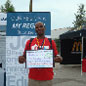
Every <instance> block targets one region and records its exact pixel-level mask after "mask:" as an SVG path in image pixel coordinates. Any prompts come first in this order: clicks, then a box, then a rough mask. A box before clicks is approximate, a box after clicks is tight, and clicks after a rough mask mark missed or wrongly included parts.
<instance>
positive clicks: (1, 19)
mask: <svg viewBox="0 0 86 86" xmlns="http://www.w3.org/2000/svg"><path fill="white" fill-rule="evenodd" d="M6 23H7V14H6V13H0V25H6Z"/></svg>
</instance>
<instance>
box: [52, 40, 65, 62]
mask: <svg viewBox="0 0 86 86" xmlns="http://www.w3.org/2000/svg"><path fill="white" fill-rule="evenodd" d="M52 48H53V50H54V56H55V57H54V61H55V62H62V60H63V58H62V57H61V56H60V55H59V53H58V49H57V47H56V43H55V41H54V40H52Z"/></svg>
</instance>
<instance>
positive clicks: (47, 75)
mask: <svg viewBox="0 0 86 86" xmlns="http://www.w3.org/2000/svg"><path fill="white" fill-rule="evenodd" d="M35 31H36V33H37V37H36V38H34V39H33V40H32V42H30V40H28V41H27V43H26V46H25V50H24V54H23V56H19V63H24V62H26V58H27V60H29V58H30V59H31V57H33V56H34V55H35V56H34V58H35V60H37V59H38V61H39V62H41V63H42V62H43V61H44V59H41V58H40V57H42V58H45V59H46V58H47V57H46V56H47V52H48V54H49V55H50V57H51V58H52V57H53V56H52V55H53V54H54V61H55V62H61V61H62V57H61V56H59V55H58V51H57V48H56V44H55V42H54V40H52V41H51V42H52V50H53V51H54V52H53V53H52V52H50V51H49V50H51V43H50V42H49V40H48V38H47V37H45V26H44V24H43V23H42V22H37V23H36V24H35ZM29 45H30V46H29ZM27 50H30V51H31V50H35V51H36V52H34V51H32V52H29V51H27ZM40 50H41V51H40ZM37 51H38V52H39V54H37ZM26 52H27V53H30V54H26ZM41 52H42V53H44V52H45V53H46V54H45V55H46V56H44V55H42V53H41ZM37 56H38V57H39V58H37V59H36V57H37ZM34 58H33V59H32V60H31V61H32V62H34ZM51 60H53V59H51ZM51 60H50V59H49V58H48V59H47V60H46V61H45V62H49V61H50V62H51ZM31 61H30V60H29V62H31ZM32 62H31V64H33V63H32ZM41 63H40V64H41ZM34 64H35V65H37V64H38V63H37V64H36V63H35V62H34ZM43 64H46V63H43ZM27 65H28V64H27ZM49 65H50V64H49ZM53 75H54V73H53V66H52V67H50V66H49V67H44V68H42V66H41V68H40V67H39V68H38V67H35V68H34V67H32V68H31V66H30V67H29V76H28V77H29V85H28V86H52V79H53Z"/></svg>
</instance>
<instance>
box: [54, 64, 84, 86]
mask: <svg viewBox="0 0 86 86" xmlns="http://www.w3.org/2000/svg"><path fill="white" fill-rule="evenodd" d="M53 86H86V72H82V71H81V64H67V65H64V64H59V63H56V64H55V68H54V79H53Z"/></svg>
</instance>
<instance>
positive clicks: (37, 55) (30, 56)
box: [26, 50, 53, 68]
mask: <svg viewBox="0 0 86 86" xmlns="http://www.w3.org/2000/svg"><path fill="white" fill-rule="evenodd" d="M26 57H27V68H51V67H53V50H37V51H26Z"/></svg>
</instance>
